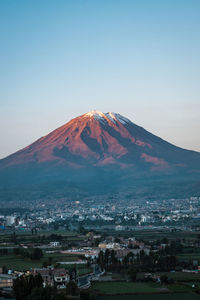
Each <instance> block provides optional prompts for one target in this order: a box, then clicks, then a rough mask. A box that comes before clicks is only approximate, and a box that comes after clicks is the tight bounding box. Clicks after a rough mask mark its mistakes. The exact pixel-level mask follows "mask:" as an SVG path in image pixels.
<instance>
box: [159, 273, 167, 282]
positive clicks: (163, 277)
mask: <svg viewBox="0 0 200 300" xmlns="http://www.w3.org/2000/svg"><path fill="white" fill-rule="evenodd" d="M160 282H161V284H164V283H168V277H167V276H166V275H161V276H160Z"/></svg>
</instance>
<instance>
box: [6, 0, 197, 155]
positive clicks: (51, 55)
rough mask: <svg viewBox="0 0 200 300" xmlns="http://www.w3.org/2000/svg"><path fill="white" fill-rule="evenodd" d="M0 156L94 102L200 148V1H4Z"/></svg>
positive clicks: (99, 107) (184, 144) (186, 145)
mask: <svg viewBox="0 0 200 300" xmlns="http://www.w3.org/2000/svg"><path fill="white" fill-rule="evenodd" d="M0 104H1V111H0V141H1V145H0V157H1V158H2V157H4V156H6V155H8V154H11V153H13V152H15V151H16V150H19V149H20V148H22V147H24V146H27V145H28V144H30V143H31V142H33V141H34V140H36V139H37V138H39V137H41V136H43V135H45V134H47V133H48V132H50V131H51V130H53V129H55V128H57V127H58V126H60V125H62V124H64V123H66V122H67V121H69V120H70V119H71V118H73V117H76V116H77V115H80V114H83V113H85V112H87V111H90V110H93V109H96V110H100V111H103V112H107V111H113V112H119V113H121V114H122V115H124V116H126V117H128V118H130V119H131V120H132V121H133V122H134V123H136V124H138V125H141V126H143V127H145V128H146V129H147V130H149V131H151V132H153V133H154V134H156V135H159V136H161V137H162V138H164V139H166V140H168V141H170V142H172V143H174V144H176V145H179V146H181V147H184V148H187V149H194V150H197V151H200V137H199V133H200V1H199V0H196V1H195V0H187V1H185V0H167V1H160V0H157V1H156V0H137V1H136V0H130V1H129V0H122V1H121V0H100V1H98V0H96V1H95V0H91V1H89V0H88V1H87V0H71V1H68V0H63V1H62V0H54V1H51V0H47V1H45V0H32V1H29V0H18V1H16V0H1V1H0Z"/></svg>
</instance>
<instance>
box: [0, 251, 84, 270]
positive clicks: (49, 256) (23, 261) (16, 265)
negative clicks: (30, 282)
mask: <svg viewBox="0 0 200 300" xmlns="http://www.w3.org/2000/svg"><path fill="white" fill-rule="evenodd" d="M50 260H51V264H55V263H56V262H58V261H69V262H72V264H73V261H77V260H78V257H77V256H75V255H66V254H62V253H45V254H44V256H43V257H42V258H41V259H40V260H31V259H30V258H23V257H21V256H18V255H2V256H0V267H3V266H6V267H7V269H11V270H16V271H26V270H29V269H30V268H41V267H42V266H43V263H44V262H49V261H50ZM69 267H70V265H67V268H69Z"/></svg>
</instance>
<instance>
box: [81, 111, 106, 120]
mask: <svg viewBox="0 0 200 300" xmlns="http://www.w3.org/2000/svg"><path fill="white" fill-rule="evenodd" d="M85 116H87V117H94V118H95V119H96V120H98V119H102V118H104V113H102V112H101V111H97V110H92V111H89V112H88V113H86V114H85Z"/></svg>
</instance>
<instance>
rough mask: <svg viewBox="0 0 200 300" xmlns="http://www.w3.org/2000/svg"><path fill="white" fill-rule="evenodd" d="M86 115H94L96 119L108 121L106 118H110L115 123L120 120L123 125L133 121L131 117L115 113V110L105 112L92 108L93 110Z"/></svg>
mask: <svg viewBox="0 0 200 300" xmlns="http://www.w3.org/2000/svg"><path fill="white" fill-rule="evenodd" d="M84 116H86V117H93V118H94V119H95V120H100V121H106V119H109V120H110V121H112V122H113V123H116V121H118V122H120V123H121V124H123V125H125V124H127V123H131V121H130V120H129V119H127V118H125V117H123V116H122V115H120V114H117V113H114V112H107V113H103V112H101V111H97V110H92V111H89V112H88V113H86V114H85V115H84Z"/></svg>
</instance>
